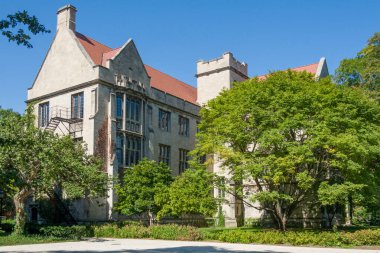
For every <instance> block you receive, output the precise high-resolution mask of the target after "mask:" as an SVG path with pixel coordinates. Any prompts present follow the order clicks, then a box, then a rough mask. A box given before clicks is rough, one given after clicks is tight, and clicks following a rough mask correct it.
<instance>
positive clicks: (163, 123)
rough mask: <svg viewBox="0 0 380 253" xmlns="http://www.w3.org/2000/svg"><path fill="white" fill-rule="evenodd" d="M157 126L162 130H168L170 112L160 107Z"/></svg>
mask: <svg viewBox="0 0 380 253" xmlns="http://www.w3.org/2000/svg"><path fill="white" fill-rule="evenodd" d="M158 127H159V128H161V129H162V130H164V131H167V132H169V130H170V112H168V111H165V110H162V109H160V110H159V112H158Z"/></svg>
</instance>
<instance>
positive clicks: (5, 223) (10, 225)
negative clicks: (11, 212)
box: [0, 219, 16, 233]
mask: <svg viewBox="0 0 380 253" xmlns="http://www.w3.org/2000/svg"><path fill="white" fill-rule="evenodd" d="M15 224H16V222H15V220H9V219H7V220H2V221H1V225H0V230H3V231H4V232H6V233H11V232H12V231H13V229H14V227H15Z"/></svg>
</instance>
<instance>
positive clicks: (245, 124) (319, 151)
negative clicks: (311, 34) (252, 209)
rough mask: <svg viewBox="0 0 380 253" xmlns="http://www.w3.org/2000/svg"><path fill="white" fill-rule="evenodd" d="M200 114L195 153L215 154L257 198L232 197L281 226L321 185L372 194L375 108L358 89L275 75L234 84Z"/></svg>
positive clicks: (378, 119)
mask: <svg viewBox="0 0 380 253" xmlns="http://www.w3.org/2000/svg"><path fill="white" fill-rule="evenodd" d="M200 114H201V117H202V121H201V123H200V125H199V128H200V131H199V133H198V135H197V140H198V142H197V147H196V152H197V153H198V154H200V155H207V154H217V155H218V156H219V157H220V158H222V161H223V166H224V167H225V168H226V170H227V171H229V172H230V173H231V174H232V175H233V178H232V179H233V180H234V181H235V182H240V181H242V180H246V179H251V180H253V181H254V183H255V184H256V186H257V193H255V194H254V195H253V194H252V193H251V194H248V195H243V194H241V195H238V197H240V198H243V199H244V198H245V199H249V200H252V201H259V202H260V203H261V207H260V208H261V209H263V210H266V211H267V212H268V213H269V214H271V216H272V217H273V218H274V221H275V222H276V223H277V224H278V225H279V227H280V228H281V229H285V228H286V223H287V220H288V219H289V217H290V216H291V215H292V213H293V212H294V210H295V209H297V208H298V207H299V206H300V205H302V204H303V203H305V202H306V200H307V199H308V201H309V200H313V199H314V200H317V191H318V188H319V184H320V183H321V182H323V181H326V182H328V184H329V185H334V184H342V183H350V185H351V186H352V187H351V188H355V187H356V189H359V188H360V189H361V190H358V191H357V192H356V194H357V195H358V196H359V195H361V196H365V197H364V198H362V199H366V198H367V199H369V198H373V197H374V195H375V194H376V189H377V188H376V184H377V182H378V176H377V175H379V171H378V169H379V166H378V163H377V161H378V159H379V154H380V148H379V147H380V106H379V105H378V103H377V102H376V101H375V100H373V99H371V98H370V97H369V96H368V95H367V94H366V93H365V92H364V91H362V90H360V89H352V88H348V87H344V86H337V85H335V84H334V83H332V82H331V80H330V79H328V78H327V79H322V80H317V81H316V80H315V79H314V77H313V76H311V75H310V74H308V73H306V72H301V73H297V72H293V71H283V72H276V73H272V74H271V75H270V76H269V77H268V78H267V79H266V80H263V81H260V80H258V79H251V80H247V81H245V82H242V83H238V84H235V85H234V87H233V88H232V89H230V90H226V91H223V92H222V93H221V94H220V96H218V97H216V98H215V99H213V100H210V101H209V103H208V105H207V106H206V107H203V108H202V109H201V112H200ZM237 187H239V186H238V185H237ZM236 192H237V194H239V192H243V191H242V190H241V189H240V191H239V189H237V191H236ZM310 197H311V198H310Z"/></svg>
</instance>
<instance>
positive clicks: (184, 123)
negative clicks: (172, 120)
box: [178, 115, 190, 137]
mask: <svg viewBox="0 0 380 253" xmlns="http://www.w3.org/2000/svg"><path fill="white" fill-rule="evenodd" d="M189 130H190V120H189V119H188V118H186V117H183V116H181V115H179V116H178V134H179V135H182V136H186V137H189Z"/></svg>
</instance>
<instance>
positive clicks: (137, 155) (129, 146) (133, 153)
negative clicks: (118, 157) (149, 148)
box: [125, 135, 141, 167]
mask: <svg viewBox="0 0 380 253" xmlns="http://www.w3.org/2000/svg"><path fill="white" fill-rule="evenodd" d="M125 143H126V152H125V164H126V166H128V167H129V166H133V165H135V164H137V163H138V162H139V161H140V159H141V138H140V137H137V136H131V135H126V142H125Z"/></svg>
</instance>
